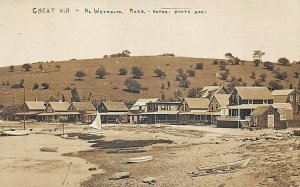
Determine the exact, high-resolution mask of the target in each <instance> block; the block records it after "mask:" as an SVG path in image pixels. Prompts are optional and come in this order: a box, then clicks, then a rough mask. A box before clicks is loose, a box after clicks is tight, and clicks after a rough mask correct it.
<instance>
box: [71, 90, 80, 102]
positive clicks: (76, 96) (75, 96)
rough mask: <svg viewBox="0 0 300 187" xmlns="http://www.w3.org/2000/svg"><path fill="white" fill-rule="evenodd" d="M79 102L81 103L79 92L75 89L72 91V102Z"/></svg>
mask: <svg viewBox="0 0 300 187" xmlns="http://www.w3.org/2000/svg"><path fill="white" fill-rule="evenodd" d="M79 101H80V97H79V94H78V92H77V89H76V87H74V88H73V89H72V90H71V102H79Z"/></svg>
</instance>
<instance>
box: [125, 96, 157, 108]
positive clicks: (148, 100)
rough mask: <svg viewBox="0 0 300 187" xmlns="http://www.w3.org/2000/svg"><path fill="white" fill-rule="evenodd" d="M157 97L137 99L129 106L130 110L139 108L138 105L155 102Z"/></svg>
mask: <svg viewBox="0 0 300 187" xmlns="http://www.w3.org/2000/svg"><path fill="white" fill-rule="evenodd" d="M157 101H159V98H150V99H138V100H137V101H136V102H135V103H134V104H133V105H132V107H131V109H130V110H139V106H146V104H147V103H150V102H157Z"/></svg>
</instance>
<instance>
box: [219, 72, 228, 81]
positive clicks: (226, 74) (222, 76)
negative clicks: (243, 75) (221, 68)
mask: <svg viewBox="0 0 300 187" xmlns="http://www.w3.org/2000/svg"><path fill="white" fill-rule="evenodd" d="M220 76H221V79H222V80H227V77H228V73H226V72H221V73H220Z"/></svg>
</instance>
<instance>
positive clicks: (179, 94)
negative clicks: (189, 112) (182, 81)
mask: <svg viewBox="0 0 300 187" xmlns="http://www.w3.org/2000/svg"><path fill="white" fill-rule="evenodd" d="M181 97H182V92H181V91H180V90H176V91H175V93H174V99H175V101H181Z"/></svg>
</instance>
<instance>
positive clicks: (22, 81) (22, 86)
mask: <svg viewBox="0 0 300 187" xmlns="http://www.w3.org/2000/svg"><path fill="white" fill-rule="evenodd" d="M11 88H12V89H18V88H24V79H21V80H20V83H18V84H13V85H11Z"/></svg>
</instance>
